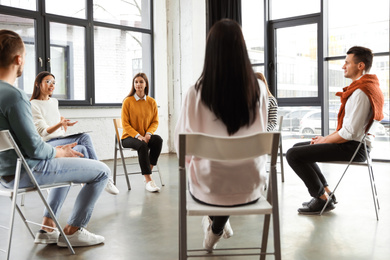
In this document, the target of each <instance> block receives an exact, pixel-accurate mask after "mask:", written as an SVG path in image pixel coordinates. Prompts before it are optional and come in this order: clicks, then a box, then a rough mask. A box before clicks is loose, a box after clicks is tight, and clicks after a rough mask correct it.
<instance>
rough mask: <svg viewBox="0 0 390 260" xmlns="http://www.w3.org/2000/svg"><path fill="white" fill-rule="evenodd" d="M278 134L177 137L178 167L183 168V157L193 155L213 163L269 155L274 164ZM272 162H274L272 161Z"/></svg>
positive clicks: (197, 134)
mask: <svg viewBox="0 0 390 260" xmlns="http://www.w3.org/2000/svg"><path fill="white" fill-rule="evenodd" d="M279 137H280V133H279V132H262V133H257V134H254V135H249V136H242V137H217V136H211V135H206V134H202V133H187V134H180V136H179V166H180V167H185V156H186V155H193V156H197V157H200V158H204V159H208V160H213V161H231V160H243V159H251V158H255V157H259V156H261V155H265V154H271V165H272V163H273V165H275V164H276V157H277V153H278V146H279ZM273 160H274V161H273Z"/></svg>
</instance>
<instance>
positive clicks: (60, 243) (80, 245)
mask: <svg viewBox="0 0 390 260" xmlns="http://www.w3.org/2000/svg"><path fill="white" fill-rule="evenodd" d="M102 243H104V241H102V242H99V243H93V244H90V243H81V244H77V245H74V244H72V243H70V244H71V245H72V247H83V246H96V245H100V244H102ZM57 246H58V247H68V245H67V244H66V243H65V242H58V243H57Z"/></svg>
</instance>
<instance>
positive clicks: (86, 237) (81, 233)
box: [57, 228, 104, 247]
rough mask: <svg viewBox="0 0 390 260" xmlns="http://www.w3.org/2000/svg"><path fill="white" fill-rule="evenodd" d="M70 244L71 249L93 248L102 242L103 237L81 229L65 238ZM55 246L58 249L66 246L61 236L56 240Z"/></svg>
mask: <svg viewBox="0 0 390 260" xmlns="http://www.w3.org/2000/svg"><path fill="white" fill-rule="evenodd" d="M67 238H68V240H69V242H70V244H71V245H72V246H73V247H77V246H93V245H98V244H101V243H103V242H104V237H102V236H99V235H95V234H93V233H91V232H89V231H88V230H86V229H85V228H81V229H79V230H77V231H76V232H75V233H74V234H73V235H69V236H67ZM57 246H59V247H67V244H66V242H65V238H64V237H63V236H60V237H59V238H58V243H57Z"/></svg>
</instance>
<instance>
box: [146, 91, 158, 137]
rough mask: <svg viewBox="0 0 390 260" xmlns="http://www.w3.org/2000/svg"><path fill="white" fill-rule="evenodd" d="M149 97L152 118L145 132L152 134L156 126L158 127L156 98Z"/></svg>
mask: <svg viewBox="0 0 390 260" xmlns="http://www.w3.org/2000/svg"><path fill="white" fill-rule="evenodd" d="M148 98H150V97H148ZM150 99H151V100H152V102H151V107H152V120H151V123H150V125H149V127H148V128H147V130H146V132H149V133H151V134H154V132H156V130H157V127H158V107H157V103H156V100H154V99H152V98H150Z"/></svg>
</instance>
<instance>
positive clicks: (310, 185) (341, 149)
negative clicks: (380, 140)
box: [286, 141, 369, 198]
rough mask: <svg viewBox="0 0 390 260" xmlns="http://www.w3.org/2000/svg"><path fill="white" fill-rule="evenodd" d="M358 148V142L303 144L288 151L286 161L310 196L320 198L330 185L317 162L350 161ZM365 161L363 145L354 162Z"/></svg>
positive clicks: (296, 145) (298, 144)
mask: <svg viewBox="0 0 390 260" xmlns="http://www.w3.org/2000/svg"><path fill="white" fill-rule="evenodd" d="M358 146H359V142H357V141H349V142H346V143H342V144H310V142H302V143H297V144H295V145H294V146H293V147H292V148H290V149H289V150H288V151H287V153H286V159H287V162H288V164H289V165H290V166H291V168H292V169H293V170H294V171H295V173H296V174H297V175H298V176H299V178H301V179H302V181H303V182H304V183H305V185H306V187H307V189H308V191H309V193H310V195H311V196H312V197H315V198H318V197H320V196H321V195H323V194H324V193H325V190H324V187H326V186H328V183H327V182H326V179H325V177H324V175H323V174H322V172H321V170H320V168H319V167H318V165H317V163H316V162H329V161H349V160H351V158H352V155H353V154H354V153H355V151H356V149H357V147H358ZM368 151H369V150H368ZM365 160H366V156H365V152H364V145H362V146H361V147H360V148H359V151H358V153H357V154H356V157H355V159H354V161H355V162H363V161H365Z"/></svg>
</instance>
